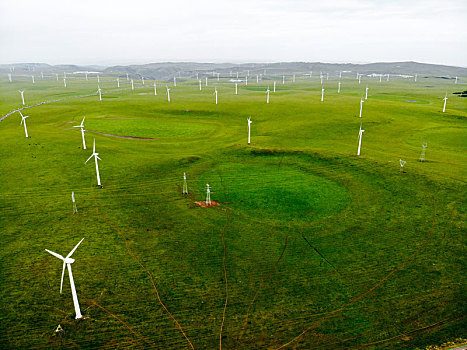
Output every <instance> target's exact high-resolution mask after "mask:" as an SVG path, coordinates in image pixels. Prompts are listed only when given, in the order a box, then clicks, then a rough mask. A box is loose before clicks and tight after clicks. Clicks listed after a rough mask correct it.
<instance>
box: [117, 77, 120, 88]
mask: <svg viewBox="0 0 467 350" xmlns="http://www.w3.org/2000/svg"><path fill="white" fill-rule="evenodd" d="M117 87H118V88H119V87H120V78H119V77H117Z"/></svg>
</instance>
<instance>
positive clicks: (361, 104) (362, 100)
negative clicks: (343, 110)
mask: <svg viewBox="0 0 467 350" xmlns="http://www.w3.org/2000/svg"><path fill="white" fill-rule="evenodd" d="M363 102H365V100H364V99H363V96H362V98H361V99H360V118H361V117H362V110H363Z"/></svg>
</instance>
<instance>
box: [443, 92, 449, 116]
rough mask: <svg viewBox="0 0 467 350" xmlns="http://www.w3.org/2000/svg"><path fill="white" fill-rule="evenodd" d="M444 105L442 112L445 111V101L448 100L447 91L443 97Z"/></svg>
mask: <svg viewBox="0 0 467 350" xmlns="http://www.w3.org/2000/svg"><path fill="white" fill-rule="evenodd" d="M443 100H444V106H443V113H444V112H446V102H447V101H448V93H447V92H446V96H444V98H443Z"/></svg>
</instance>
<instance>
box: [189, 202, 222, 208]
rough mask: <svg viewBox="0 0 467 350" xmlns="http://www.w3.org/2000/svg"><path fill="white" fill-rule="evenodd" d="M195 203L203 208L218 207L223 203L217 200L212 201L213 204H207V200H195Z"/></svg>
mask: <svg viewBox="0 0 467 350" xmlns="http://www.w3.org/2000/svg"><path fill="white" fill-rule="evenodd" d="M195 203H196V204H198V206H199V207H201V208H209V207H217V206H219V205H221V203H219V202H216V201H211V205H206V201H201V202H195Z"/></svg>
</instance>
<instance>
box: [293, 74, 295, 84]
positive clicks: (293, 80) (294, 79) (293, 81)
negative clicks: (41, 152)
mask: <svg viewBox="0 0 467 350" xmlns="http://www.w3.org/2000/svg"><path fill="white" fill-rule="evenodd" d="M292 80H293V82H294V83H295V74H294V75H293V79H292Z"/></svg>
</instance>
